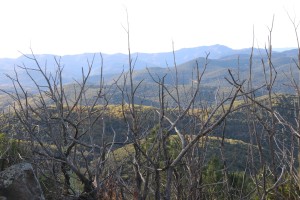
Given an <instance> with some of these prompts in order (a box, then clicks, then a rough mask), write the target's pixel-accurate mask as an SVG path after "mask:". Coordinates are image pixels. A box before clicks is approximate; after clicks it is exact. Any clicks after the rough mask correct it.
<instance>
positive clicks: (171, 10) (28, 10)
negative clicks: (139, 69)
mask: <svg viewBox="0 0 300 200" xmlns="http://www.w3.org/2000/svg"><path fill="white" fill-rule="evenodd" d="M126 10H127V12H128V15H129V23H130V43H131V51H132V52H142V53H158V52H169V51H172V41H173V42H174V48H175V50H178V49H182V48H193V47H198V46H211V45H215V44H220V45H224V46H227V47H229V48H232V49H242V48H249V47H251V46H252V40H253V29H254V47H256V48H264V47H265V45H266V44H267V41H268V34H269V30H268V28H270V27H271V24H272V18H273V16H274V27H273V32H272V44H273V48H294V47H296V46H297V43H296V36H295V32H294V30H293V26H292V23H291V21H290V19H289V17H288V14H289V15H290V16H291V17H292V18H293V19H294V20H295V22H296V23H297V24H298V23H299V21H300V16H297V14H296V13H300V2H298V1H297V0H273V1H272V0H265V1H258V0H255V1H248V0H247V1H239V0H228V1H226V2H225V1H222V0H212V1H202V0H200V1H197V0H185V1H179V0H177V1H176V0H175V1H174V0H173V1H169V0H165V1H159V0H152V1H148V0H141V1H134V0H111V1H105V0H88V1H83V0H73V1H71V0H63V1H62V0H61V1H58V0H52V1H48V0H11V1H2V2H0V25H1V30H2V31H1V33H0V58H16V57H19V56H20V55H21V53H20V52H22V53H25V54H27V53H30V48H31V49H32V50H33V52H34V53H36V54H54V55H61V56H63V55H74V54H81V53H95V52H102V53H106V54H113V53H127V35H126V32H125V31H124V29H123V26H126Z"/></svg>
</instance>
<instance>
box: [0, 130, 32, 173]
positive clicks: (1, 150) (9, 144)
mask: <svg viewBox="0 0 300 200" xmlns="http://www.w3.org/2000/svg"><path fill="white" fill-rule="evenodd" d="M28 148H29V145H28V144H27V143H26V142H23V141H21V140H16V139H9V138H8V137H7V135H6V134H4V133H0V156H1V157H0V159H1V160H0V170H4V169H5V168H7V167H9V166H11V165H14V164H17V163H19V162H24V161H25V160H26V159H28V158H30V157H31V154H30V151H29V149H28Z"/></svg>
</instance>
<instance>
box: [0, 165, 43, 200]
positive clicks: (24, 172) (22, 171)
mask: <svg viewBox="0 0 300 200" xmlns="http://www.w3.org/2000/svg"><path fill="white" fill-rule="evenodd" d="M1 198H2V199H8V200H10V199H11V200H13V199H16V200H17V199H18V200H44V199H45V198H44V195H43V191H42V189H41V186H40V183H39V182H38V180H37V178H36V176H35V174H34V172H33V168H32V165H31V164H29V163H20V164H17V165H13V166H11V167H9V168H7V169H6V170H4V171H2V172H0V199H1Z"/></svg>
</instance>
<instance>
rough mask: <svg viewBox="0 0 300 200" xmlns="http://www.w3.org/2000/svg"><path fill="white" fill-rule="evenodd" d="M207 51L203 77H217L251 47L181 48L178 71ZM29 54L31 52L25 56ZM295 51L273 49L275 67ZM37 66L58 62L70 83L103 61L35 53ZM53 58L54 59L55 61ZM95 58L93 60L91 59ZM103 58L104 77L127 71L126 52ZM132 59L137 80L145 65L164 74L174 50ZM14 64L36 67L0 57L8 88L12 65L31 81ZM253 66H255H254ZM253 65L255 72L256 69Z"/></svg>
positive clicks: (258, 53) (240, 62) (241, 62)
mask: <svg viewBox="0 0 300 200" xmlns="http://www.w3.org/2000/svg"><path fill="white" fill-rule="evenodd" d="M208 53H209V56H208V58H209V66H208V68H207V69H208V70H207V75H206V78H207V80H209V79H216V78H218V77H219V76H222V73H223V72H224V71H226V70H227V69H228V68H236V67H239V68H240V69H241V70H242V69H243V66H249V56H250V53H251V48H245V49H239V50H235V49H231V48H229V47H226V46H223V45H212V46H200V47H195V48H184V49H180V50H177V51H175V58H176V64H177V66H178V69H179V70H181V74H182V75H184V74H185V73H190V72H191V69H192V66H195V63H196V62H195V61H196V60H197V61H198V62H199V65H200V66H201V65H202V64H203V62H204V59H203V58H205V57H206V56H207V55H208ZM253 55H254V57H253V58H254V61H255V62H254V63H256V64H257V65H259V64H261V58H262V57H265V55H266V51H265V50H264V49H254V50H253ZM28 56H29V57H32V55H28ZM296 56H297V50H296V49H294V50H287V51H282V52H276V51H275V52H273V58H274V61H273V62H274V63H273V64H274V66H276V67H278V69H280V70H284V71H286V70H287V66H289V65H290V64H291V63H292V62H293V61H292V59H293V58H296ZM35 57H36V58H37V60H38V62H39V64H40V66H41V67H42V68H46V69H47V71H48V72H52V73H53V72H54V71H55V69H56V67H57V64H56V62H59V63H60V65H61V66H62V67H64V69H63V75H64V83H70V82H73V81H74V79H75V80H78V79H80V77H81V72H82V67H83V68H87V66H88V65H89V64H92V63H93V71H92V74H91V75H92V77H91V80H93V79H96V77H97V75H99V74H100V66H101V63H102V60H101V56H100V53H96V54H95V53H85V54H79V55H66V56H61V57H59V56H55V55H49V54H42V55H35ZM55 58H56V61H55ZM93 58H94V60H93ZM102 58H103V73H104V76H105V77H106V80H108V81H109V79H110V77H112V76H114V75H116V74H119V73H121V72H122V71H123V69H124V70H125V71H126V69H127V68H128V55H126V54H121V53H117V54H104V53H103V54H102ZM132 59H133V62H135V70H136V73H135V78H136V79H137V80H140V79H143V78H144V75H145V74H146V73H148V72H147V71H145V68H149V69H151V71H152V72H155V73H159V74H163V73H167V72H168V70H169V69H171V68H172V67H173V66H174V57H173V52H172V51H170V52H163V53H133V54H132ZM17 66H26V67H28V68H36V63H35V62H34V61H33V60H31V59H29V58H28V57H26V56H20V57H18V58H16V59H9V58H2V59H0V71H1V74H0V86H1V87H8V86H9V85H10V84H11V83H10V82H9V81H8V78H7V77H6V76H5V74H9V75H12V76H13V75H14V68H15V69H16V71H17V72H18V75H19V78H20V80H21V81H22V82H24V84H25V85H26V84H30V81H29V80H28V77H27V76H24V75H25V74H26V72H25V71H24V70H22V69H20V68H19V67H17ZM255 66H256V65H255ZM255 69H256V68H255V67H254V71H255ZM256 70H257V72H261V68H259V69H256ZM32 74H33V77H34V78H35V80H37V81H39V79H40V76H39V75H38V74H36V75H35V72H34V71H32ZM187 81H190V80H187Z"/></svg>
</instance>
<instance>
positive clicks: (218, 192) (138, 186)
mask: <svg viewBox="0 0 300 200" xmlns="http://www.w3.org/2000/svg"><path fill="white" fill-rule="evenodd" d="M293 25H294V28H295V33H296V38H297V39H298V36H297V26H296V24H295V23H293ZM127 34H128V38H129V36H130V35H129V28H128V29H127ZM269 34H270V35H269V41H268V45H266V48H265V51H264V52H262V53H261V55H260V57H258V56H255V57H254V56H253V55H254V54H253V48H252V52H250V54H249V56H248V57H247V58H246V57H241V58H237V59H238V60H237V62H236V63H237V66H228V67H224V68H223V70H222V71H219V72H218V73H220V72H222V77H223V79H222V80H216V79H215V80H214V84H210V85H208V84H207V82H206V74H208V73H213V72H214V70H213V69H212V68H210V64H213V63H214V61H213V60H210V59H209V53H208V54H207V56H206V57H203V58H199V59H196V60H194V61H193V62H188V63H186V64H185V65H184V66H188V67H186V68H180V67H178V66H177V63H176V54H175V53H174V54H173V60H174V62H173V65H172V67H169V68H168V69H165V70H164V72H163V73H162V72H161V71H159V69H156V68H152V69H151V68H149V69H148V68H147V69H145V70H144V71H136V70H135V63H136V60H138V57H135V56H133V55H132V54H131V52H130V43H129V39H128V50H129V52H128V58H127V59H128V70H124V71H123V72H122V73H120V74H119V75H118V76H115V77H114V78H113V79H111V80H110V81H109V82H105V77H104V76H103V73H102V72H103V67H104V64H103V63H105V60H102V61H103V62H102V64H101V67H100V71H101V74H100V75H99V76H97V77H92V76H91V72H92V70H93V68H94V63H93V60H89V61H88V62H87V66H88V67H87V70H82V76H81V77H82V78H81V79H80V80H75V81H74V83H72V84H67V85H66V84H64V76H63V70H64V67H63V66H62V65H61V64H60V60H59V59H57V58H55V65H56V71H55V73H52V72H49V71H47V67H46V66H44V65H43V63H40V62H39V60H38V59H37V58H36V57H35V55H34V54H32V55H26V57H27V59H28V60H29V61H30V62H31V63H33V65H32V66H34V67H28V66H26V65H24V66H19V68H21V69H22V70H23V74H22V76H26V80H27V81H30V82H31V87H30V89H28V88H27V87H25V86H24V83H23V82H22V80H23V78H20V77H19V75H18V73H17V72H16V73H15V75H14V76H11V75H9V76H7V78H8V80H10V81H11V85H12V87H10V88H9V89H6V90H1V92H2V93H1V99H2V100H1V109H2V112H1V116H0V124H1V125H0V133H1V134H0V167H1V171H2V170H4V169H6V168H7V167H9V166H11V165H14V164H16V163H20V162H29V163H31V164H32V165H33V167H34V171H35V173H36V174H37V177H38V179H39V182H40V184H41V186H42V189H43V192H44V195H45V198H46V199H191V200H193V199H299V198H300V185H299V178H300V170H299V161H300V154H299V153H300V152H299V151H300V150H299V145H300V140H299V138H300V110H299V109H300V85H299V84H300V82H299V70H300V48H299V49H298V51H297V55H295V57H294V58H291V59H290V61H289V67H288V69H285V70H284V72H282V71H279V70H278V69H277V66H276V64H275V63H276V56H275V58H274V57H273V51H272V41H271V38H272V37H271V36H272V29H270V33H269ZM96 56H99V57H100V58H102V57H101V54H99V55H95V57H96ZM239 59H240V60H239ZM240 61H241V62H240ZM215 62H216V61H215ZM240 64H241V65H240ZM226 65H228V63H227V64H226ZM183 71H184V73H183ZM258 72H259V73H258ZM141 74H142V76H141ZM183 74H184V77H183ZM254 74H255V75H254ZM257 74H259V75H257ZM138 75H140V76H138ZM35 77H39V81H37V79H36V78H35ZM91 79H92V80H91ZM207 81H208V80H207Z"/></svg>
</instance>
